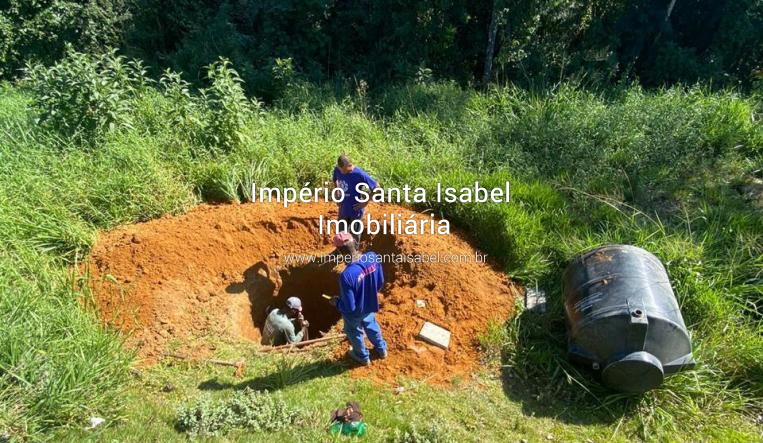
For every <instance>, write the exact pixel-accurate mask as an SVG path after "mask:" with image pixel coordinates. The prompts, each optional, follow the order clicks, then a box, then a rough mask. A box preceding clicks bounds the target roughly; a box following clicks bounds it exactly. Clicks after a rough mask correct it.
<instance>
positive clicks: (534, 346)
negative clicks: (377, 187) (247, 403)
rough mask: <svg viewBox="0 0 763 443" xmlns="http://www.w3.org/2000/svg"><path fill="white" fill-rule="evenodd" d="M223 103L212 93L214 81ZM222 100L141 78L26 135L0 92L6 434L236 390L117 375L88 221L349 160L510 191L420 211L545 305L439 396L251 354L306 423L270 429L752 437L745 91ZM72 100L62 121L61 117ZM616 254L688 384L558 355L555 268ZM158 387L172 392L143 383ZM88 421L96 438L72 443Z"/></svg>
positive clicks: (125, 218)
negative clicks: (659, 295)
mask: <svg viewBox="0 0 763 443" xmlns="http://www.w3.org/2000/svg"><path fill="white" fill-rule="evenodd" d="M223 84H224V85H226V87H232V86H230V84H228V83H225V82H223ZM217 94H218V96H217V99H216V100H217V102H216V103H218V104H219V103H227V102H226V96H225V94H226V92H225V90H224V89H220V88H218V93H217ZM232 97H233V98H232V99H231V100H232V101H233V103H234V104H235V106H233V110H231V111H227V109H228V108H227V107H226V106H225V105H220V106H218V107H217V108H214V109H212V110H209V109H208V108H209V106H202V105H200V104H199V102H198V100H201V99H200V98H198V97H196V98H188V97H186V96H184V95H182V94H181V95H180V96H176V95H172V94H170V93H167V92H164V93H163V92H162V91H161V90H159V89H155V88H154V87H153V86H150V85H149V86H146V87H145V88H139V92H138V93H136V94H135V95H134V96H132V97H131V98H126V99H125V100H128V102H126V103H122V104H120V105H119V106H116V107H115V109H121V108H126V109H129V112H130V116H129V121H130V122H131V123H130V125H128V126H119V125H115V126H113V127H110V128H100V129H99V130H97V131H94V133H97V134H101V135H99V136H97V137H94V138H92V139H90V138H84V139H82V138H76V137H75V138H71V137H63V136H62V135H61V134H60V133H58V132H56V130H55V129H43V128H42V127H40V126H38V125H37V124H36V123H35V118H36V117H37V116H38V115H39V114H37V112H36V111H34V110H33V108H31V107H30V105H31V104H33V103H34V94H32V93H30V92H28V91H25V90H23V89H22V88H19V87H15V86H5V87H3V89H2V91H0V159H1V160H2V161H0V182H2V186H0V232H3V235H4V241H3V243H2V247H1V249H0V324H2V325H3V330H2V331H3V333H2V334H0V433H2V432H3V431H2V430H5V432H11V433H13V434H14V435H19V436H30V437H35V438H36V437H46V436H51V435H55V436H59V437H65V438H79V437H85V436H90V438H103V439H117V440H146V439H149V440H154V439H162V440H166V439H177V440H180V439H183V438H184V437H183V435H182V434H180V433H178V432H177V431H176V430H175V428H174V426H175V422H174V420H175V410H176V409H177V407H178V406H180V405H181V404H183V403H186V402H188V401H193V400H194V399H196V398H198V397H199V396H200V395H202V394H204V391H205V389H203V388H202V387H200V385H201V384H202V383H203V382H204V381H205V380H208V379H209V378H212V377H213V376H215V375H218V376H220V377H221V378H220V380H221V381H220V383H223V384H225V385H226V387H224V388H220V389H217V390H214V392H212V393H211V394H212V395H213V396H215V397H224V396H228V395H230V393H231V392H232V390H233V389H234V387H227V384H231V383H234V384H236V383H240V381H235V380H230V379H228V378H225V377H224V376H223V375H222V374H223V372H224V371H222V370H219V369H216V368H211V367H207V366H203V365H202V366H188V365H185V364H176V363H171V362H166V363H165V364H164V365H162V366H160V367H157V368H155V369H151V370H149V371H147V372H146V373H145V374H144V375H145V376H144V378H142V379H132V380H129V381H126V380H128V379H129V377H128V375H127V374H128V367H129V365H130V361H131V359H130V356H129V354H128V353H126V352H125V351H123V350H122V349H121V345H120V340H119V338H118V337H117V336H116V335H114V334H112V333H110V332H109V331H106V330H104V329H103V328H102V327H100V326H99V325H98V322H97V320H96V319H95V318H94V317H93V315H92V314H91V313H89V312H88V311H87V310H85V309H83V308H81V305H80V304H79V303H78V301H77V300H78V299H81V298H82V297H85V298H87V293H83V292H82V291H81V290H80V289H78V288H81V287H82V286H81V285H80V284H75V283H81V282H73V281H72V278H71V277H70V274H69V272H68V271H67V269H68V267H69V266H71V265H73V264H75V263H77V262H78V261H80V260H82V258H83V257H84V256H85V255H86V254H87V252H88V249H89V247H90V246H91V245H92V242H93V241H94V239H95V236H96V234H97V232H98V230H101V229H108V228H111V227H114V226H116V225H119V224H122V223H130V222H136V221H142V220H147V219H151V218H155V217H158V216H160V215H163V214H167V213H170V214H173V213H181V212H183V211H185V210H187V209H188V208H190V207H192V206H193V205H194V204H196V203H197V202H199V201H204V200H206V201H234V200H246V199H248V198H249V195H248V192H249V189H250V186H251V182H253V181H256V182H257V183H258V184H260V185H264V184H265V183H267V184H270V185H276V186H302V185H304V184H305V183H306V182H310V183H312V184H316V183H322V182H323V181H324V180H328V179H329V177H330V171H331V167H332V164H333V162H334V161H335V158H336V155H337V154H338V153H340V152H347V153H349V154H351V155H352V156H353V157H354V158H356V159H357V162H358V163H359V164H361V165H362V166H363V167H364V168H365V169H367V170H368V171H370V172H371V173H372V174H373V175H375V176H376V177H378V178H379V179H380V181H381V183H382V185H383V186H384V185H398V186H401V185H403V184H406V183H407V184H411V185H414V186H416V185H418V186H424V187H427V188H430V189H431V188H433V187H434V186H435V183H436V182H438V181H440V182H442V183H446V184H448V185H451V186H457V185H460V184H466V183H470V182H473V181H475V180H478V181H480V183H481V184H483V185H486V186H491V185H497V184H500V183H502V182H503V181H505V180H507V179H508V180H510V182H511V187H512V202H511V203H509V204H451V205H444V204H443V205H434V204H433V208H434V210H435V211H437V212H438V213H440V214H442V215H444V216H445V217H447V218H448V219H449V220H450V221H451V222H452V223H453V224H455V225H457V226H460V227H462V228H464V229H465V230H467V231H468V232H469V234H470V235H471V236H472V237H473V238H474V240H475V241H476V242H477V244H478V245H479V246H480V248H481V249H483V250H485V251H486V252H488V254H490V255H491V256H492V257H493V258H494V259H496V260H498V261H499V262H500V263H501V264H502V265H503V266H504V267H505V270H506V272H507V273H508V274H509V275H510V276H511V277H513V278H515V279H518V280H520V281H521V282H523V283H525V284H528V285H533V286H538V287H540V288H542V289H544V290H546V291H547V293H548V296H549V310H548V312H547V313H546V314H543V315H537V314H533V313H529V312H521V311H520V313H518V314H517V316H516V317H515V318H513V319H512V320H511V321H510V322H509V323H508V324H507V325H496V326H495V327H494V328H493V329H492V330H491V332H490V333H489V334H487V335H486V337H484V338H483V343H484V347H485V350H486V354H485V355H486V359H487V360H488V361H489V364H488V365H487V367H486V369H485V371H484V373H483V374H482V375H480V376H479V377H478V378H476V379H474V380H471V379H467V380H461V381H459V382H458V383H457V384H456V386H455V387H454V388H452V389H442V388H433V387H428V386H426V385H417V384H416V383H415V382H413V381H410V380H409V381H405V385H406V386H408V387H409V388H410V389H409V391H407V392H408V393H407V394H404V395H402V396H395V395H394V394H393V393H392V392H391V390H390V389H389V387H384V386H382V387H379V386H374V385H372V384H370V383H369V382H367V381H363V380H353V379H351V378H349V377H348V376H347V374H346V373H344V371H343V370H341V368H339V369H338V368H337V367H335V366H334V365H331V364H328V363H325V362H322V360H321V358H320V357H316V359H315V360H308V361H304V362H302V361H299V362H294V361H283V360H281V361H279V360H273V359H270V358H267V359H261V358H260V357H257V358H254V357H253V358H251V359H250V364H252V365H253V369H252V370H251V372H250V377H252V378H253V379H254V381H255V382H257V383H259V385H260V386H259V387H260V388H267V389H271V390H278V391H280V392H281V393H282V394H283V395H284V398H285V401H286V402H287V404H288V405H290V406H293V407H302V408H304V409H305V410H306V411H307V416H308V419H307V422H306V423H307V424H306V425H305V426H302V427H301V428H299V429H290V430H287V431H284V432H283V433H282V434H283V435H277V436H275V437H276V438H277V437H279V436H280V437H283V438H287V437H288V438H289V439H296V438H297V437H298V436H299V438H300V439H302V440H304V441H315V440H319V439H325V438H326V434H325V428H324V427H323V424H324V422H325V419H326V417H327V416H328V413H329V411H330V410H331V409H332V408H336V407H339V406H341V404H342V402H343V401H346V400H348V399H350V398H358V399H360V400H361V403H362V404H364V405H366V406H367V408H368V416H369V422H370V423H371V426H372V433H371V435H370V437H371V439H372V440H385V439H388V438H391V437H392V436H393V435H394V433H395V431H396V430H397V431H400V432H402V431H405V430H407V429H409V427H410V426H411V425H412V424H415V425H416V427H417V429H419V428H421V427H423V428H424V429H425V428H426V427H427V425H428V423H429V421H430V418H431V417H440V418H441V421H442V423H441V424H442V427H443V429H444V431H443V432H446V433H450V434H453V435H454V438H456V439H458V440H470V439H475V440H476V439H483V440H485V439H487V440H491V439H496V440H506V441H510V440H518V439H521V438H528V439H529V440H543V439H545V438H546V435H547V434H553V435H555V436H556V438H558V439H563V440H581V439H582V440H585V438H591V439H592V440H596V441H598V440H606V439H610V438H615V439H623V440H625V439H632V438H640V439H652V438H654V439H669V440H672V439H675V440H688V441H693V440H702V439H713V440H716V439H717V440H728V441H738V440H749V439H755V438H760V430H759V426H760V425H759V424H756V423H755V420H756V419H757V418H756V417H758V416H759V414H760V413H761V411H762V410H763V367H762V365H763V339H762V338H761V337H763V334H762V333H763V330H761V325H762V323H761V318H762V317H761V314H760V309H761V306H762V305H763V281H762V279H761V272H762V271H763V241H762V240H763V217H761V213H760V211H761V210H760V209H757V208H755V207H754V205H753V204H752V203H751V202H749V201H746V200H744V198H743V196H742V195H741V193H740V192H738V190H737V189H738V187H739V186H740V185H743V184H744V183H746V182H749V181H751V180H753V179H754V178H755V177H756V174H760V172H759V167H760V164H761V146H763V129H762V128H761V126H760V124H759V123H756V121H758V122H759V121H760V120H759V119H760V117H759V116H758V117H756V118H757V120H753V115H754V112H755V106H756V103H755V102H754V100H753V99H752V98H749V97H743V96H740V95H738V94H736V93H734V92H714V93H711V92H708V91H704V90H702V89H701V88H674V89H669V90H664V91H656V92H647V91H643V90H641V89H639V88H636V87H631V88H625V89H622V90H618V91H610V92H608V93H607V94H596V93H592V92H586V91H583V90H580V89H577V88H574V87H571V86H562V87H561V88H559V89H557V90H555V91H553V92H548V93H538V92H534V93H531V92H527V91H523V90H518V89H513V88H500V89H494V90H491V91H487V92H484V93H477V92H474V91H469V90H462V89H459V88H458V87H456V86H454V85H452V84H448V83H436V84H431V85H412V86H407V87H398V88H392V89H388V90H386V91H379V92H377V93H373V94H371V96H369V97H353V96H348V97H334V96H333V95H332V94H329V93H327V92H326V91H325V90H321V89H320V88H318V87H314V86H309V85H297V86H296V87H295V90H294V91H293V93H291V94H289V93H287V94H286V95H285V97H286V99H284V101H282V102H281V103H280V104H279V106H278V107H276V108H273V109H268V110H264V111H263V110H261V109H260V108H259V107H258V106H249V105H246V104H243V103H242V102H241V101H240V100H239V99H240V97H239V96H237V95H236V94H233V96H232ZM123 105H126V106H123ZM67 109H74V111H73V112H75V114H74V115H72V117H74V118H75V120H76V117H77V115H76V112H77V108H76V107H74V108H67ZM210 109H211V108H210ZM226 112H234V113H235V115H225V113H226ZM210 115H211V117H210ZM221 115H222V117H221ZM210 118H212V119H218V118H222V119H223V120H224V122H227V123H226V125H227V126H226V129H224V131H228V132H230V131H234V132H237V134H236V136H235V137H229V138H227V139H226V140H227V141H226V144H225V147H224V149H223V148H218V147H216V146H215V145H214V143H212V144H210V143H211V142H210V140H211V139H210V138H209V137H200V136H199V132H198V131H199V130H201V129H204V128H210V127H211V128H215V127H216V126H209V123H208V120H209V119H210ZM121 120H126V119H119V118H117V119H115V121H121ZM216 130H217V129H216ZM756 170H758V172H756ZM758 178H760V177H758ZM613 242H622V243H631V244H635V245H638V246H641V247H644V248H646V249H648V250H649V251H651V252H653V253H654V254H656V255H657V256H658V257H659V258H660V259H661V260H662V261H663V263H665V265H666V267H667V269H668V272H669V274H670V277H671V281H672V283H673V287H674V288H675V291H676V294H677V296H678V298H679V302H680V304H681V307H682V311H683V314H684V318H685V319H686V323H687V325H688V326H689V329H690V330H691V332H692V334H693V340H694V344H695V348H696V350H695V356H696V359H697V361H698V368H697V369H696V370H695V371H692V372H687V373H685V374H681V375H678V376H675V377H672V378H670V379H669V380H668V382H667V383H666V384H665V386H664V387H663V388H661V389H658V390H655V391H652V392H649V393H647V394H645V395H644V396H636V397H634V396H623V395H619V394H613V393H611V392H608V391H605V390H603V389H602V388H601V387H600V386H599V385H598V384H597V383H596V382H595V381H594V380H593V379H592V377H591V376H590V374H587V373H586V372H584V371H582V370H581V369H580V368H577V367H575V366H573V365H571V364H569V363H568V362H567V361H566V359H565V338H564V317H563V313H562V312H563V311H562V300H561V288H560V275H561V270H562V269H563V267H564V265H565V264H566V262H567V261H568V260H569V259H570V258H571V257H572V256H574V255H575V254H577V253H579V252H580V251H582V250H585V249H587V248H590V247H593V246H596V245H601V244H605V243H613ZM220 349H221V351H220V352H221V353H222V354H224V353H225V352H231V351H230V347H226V346H223V347H221V348H220ZM233 349H237V350H238V348H235V347H234V348H233ZM279 367H280V370H279ZM166 382H172V383H173V384H174V385H176V386H178V389H177V390H176V391H173V392H172V393H162V392H160V389H159V387H160V386H159V385H160V384H164V383H166ZM257 383H255V384H257ZM90 415H101V416H104V417H106V418H107V419H108V423H109V424H111V426H108V427H106V428H104V429H102V430H98V431H96V432H95V433H94V434H92V435H91V434H83V433H82V431H78V429H80V428H82V427H83V426H84V423H85V421H86V419H87V417H88V416H90ZM236 432H239V433H238V434H237V433H236ZM229 437H230V438H231V439H247V438H249V437H250V436H249V435H248V434H246V433H241V432H240V431H235V432H233V433H232V434H231V435H230V436H229ZM256 437H257V438H258V439H265V438H272V437H273V436H272V435H271V436H265V435H260V436H256Z"/></svg>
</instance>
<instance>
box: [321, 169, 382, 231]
mask: <svg viewBox="0 0 763 443" xmlns="http://www.w3.org/2000/svg"><path fill="white" fill-rule="evenodd" d="M332 180H333V181H334V186H335V187H337V188H342V190H343V191H344V200H342V202H341V203H339V220H344V221H346V222H347V232H352V231H351V229H350V225H351V224H352V221H353V220H358V219H361V218H362V217H363V212H364V211H365V208H366V206H368V202H365V203H361V202H359V201H358V196H360V194H359V193H358V191H357V188H356V187H357V185H358V184H360V183H363V184H365V185H367V186H368V189H367V192H369V195H370V191H372V190H373V189H374V188H376V187H378V186H379V183H378V182H377V181H376V180H374V179H373V178H371V176H370V175H368V173H367V172H366V171H364V170H363V169H361V168H360V167H359V166H355V165H353V164H352V160H350V157H349V156H347V155H345V154H342V155H340V156H339V158H338V159H337V161H336V167H335V168H334V175H333V178H332ZM369 201H370V199H369ZM352 236H353V238H354V239H355V243H356V244H358V245H359V244H360V234H354V233H353V234H352Z"/></svg>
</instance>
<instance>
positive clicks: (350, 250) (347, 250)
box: [334, 232, 358, 257]
mask: <svg viewBox="0 0 763 443" xmlns="http://www.w3.org/2000/svg"><path fill="white" fill-rule="evenodd" d="M334 246H336V248H337V250H339V252H340V253H341V254H342V255H350V256H353V257H354V256H355V255H356V254H357V252H358V250H357V245H356V244H355V240H354V239H353V238H352V236H351V235H350V234H348V233H347V232H340V233H338V234H337V235H335V236H334Z"/></svg>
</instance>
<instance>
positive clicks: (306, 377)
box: [198, 356, 348, 391]
mask: <svg viewBox="0 0 763 443" xmlns="http://www.w3.org/2000/svg"><path fill="white" fill-rule="evenodd" d="M347 369H348V366H346V364H345V363H343V362H334V361H331V360H317V361H305V360H294V359H292V358H291V356H283V358H282V359H281V360H279V361H278V362H277V364H276V365H275V367H274V368H273V369H272V371H271V372H270V373H268V374H266V375H262V376H259V377H255V378H252V379H249V380H245V381H243V382H241V383H229V382H221V381H219V379H218V378H217V377H215V378H211V379H209V380H206V381H204V382H202V383H200V384H199V386H198V387H199V389H201V390H202V391H220V390H225V389H244V388H251V389H254V390H266V391H277V390H279V389H284V388H286V387H288V386H292V385H296V384H299V383H304V382H307V381H310V380H314V379H319V378H324V377H333V376H336V375H339V374H341V373H343V372H344V371H346V370H347Z"/></svg>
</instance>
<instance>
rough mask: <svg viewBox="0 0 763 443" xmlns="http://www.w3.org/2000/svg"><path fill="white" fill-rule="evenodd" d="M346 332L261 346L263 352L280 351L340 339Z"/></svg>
mask: <svg viewBox="0 0 763 443" xmlns="http://www.w3.org/2000/svg"><path fill="white" fill-rule="evenodd" d="M345 337H346V335H345V334H335V335H326V336H324V337H321V338H314V339H312V340H305V341H301V342H299V343H289V344H287V345H281V346H272V347H269V348H260V351H261V352H270V351H280V350H283V349H293V348H301V347H303V346H307V345H312V344H314V343H321V342H325V341H329V340H338V339H343V338H345Z"/></svg>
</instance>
